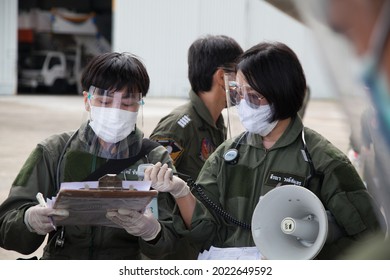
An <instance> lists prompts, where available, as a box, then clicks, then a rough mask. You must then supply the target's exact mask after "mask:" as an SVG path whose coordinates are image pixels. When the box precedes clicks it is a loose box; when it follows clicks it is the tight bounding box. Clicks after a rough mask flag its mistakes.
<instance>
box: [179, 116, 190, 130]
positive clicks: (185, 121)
mask: <svg viewBox="0 0 390 280" xmlns="http://www.w3.org/2000/svg"><path fill="white" fill-rule="evenodd" d="M190 122H191V119H190V117H189V116H188V115H184V116H182V117H181V118H180V119H179V120H178V121H177V124H178V125H180V126H181V127H182V128H184V127H186V126H187V125H188V124H189V123H190Z"/></svg>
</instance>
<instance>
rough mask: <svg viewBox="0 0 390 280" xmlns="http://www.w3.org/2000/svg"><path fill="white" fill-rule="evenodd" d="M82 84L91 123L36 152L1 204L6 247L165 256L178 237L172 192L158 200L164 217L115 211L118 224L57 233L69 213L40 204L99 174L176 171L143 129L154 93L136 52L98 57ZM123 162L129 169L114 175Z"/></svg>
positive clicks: (58, 255)
mask: <svg viewBox="0 0 390 280" xmlns="http://www.w3.org/2000/svg"><path fill="white" fill-rule="evenodd" d="M81 84H82V88H83V94H84V106H85V110H86V111H88V113H89V116H90V117H89V120H88V121H86V122H84V123H82V125H81V126H80V127H79V128H78V130H76V131H75V132H65V133H62V134H58V135H53V136H51V137H49V138H47V139H45V140H43V141H42V142H41V143H39V144H38V145H37V146H36V148H35V149H34V150H33V151H32V153H31V154H30V156H29V157H28V159H27V161H26V162H25V164H24V165H23V167H22V169H21V170H20V172H19V174H18V175H17V177H16V179H15V180H14V182H13V184H12V187H11V190H10V194H9V196H8V198H7V199H6V200H5V201H4V202H3V203H2V204H1V206H0V236H1V238H0V246H1V247H2V248H4V249H7V250H14V251H17V252H19V253H21V254H32V253H34V252H35V251H36V250H37V249H38V248H39V247H40V246H41V244H42V243H43V242H44V240H45V237H46V236H48V239H47V245H46V246H45V248H44V252H43V256H42V257H41V258H42V259H140V258H144V257H145V256H146V257H148V258H163V256H164V255H165V254H166V253H167V252H170V251H171V250H172V244H173V243H175V239H176V237H175V234H174V233H173V231H172V230H170V229H169V228H170V227H171V226H170V225H171V220H172V216H171V212H172V209H170V208H168V206H167V204H166V202H165V201H166V199H165V198H164V197H168V196H169V195H168V194H163V193H160V194H159V195H158V205H159V211H158V212H159V213H158V214H159V219H160V220H157V219H156V218H155V217H154V215H152V214H151V213H150V211H145V213H142V214H141V213H139V212H137V211H134V210H128V209H118V210H113V211H111V210H108V212H107V214H106V218H107V219H108V220H111V221H112V222H114V223H115V224H117V227H106V226H91V225H66V226H58V227H57V228H56V229H55V227H53V225H52V224H51V221H52V220H51V218H54V221H55V220H61V219H66V218H67V216H68V215H69V212H68V211H67V210H58V209H57V210H55V209H52V208H50V207H42V206H41V205H39V204H38V201H37V199H36V195H37V193H38V192H40V193H42V194H43V197H44V198H45V199H46V198H52V197H54V196H56V194H57V192H58V191H59V187H60V184H61V182H80V181H97V180H98V179H99V178H94V179H92V177H90V176H96V175H93V174H97V173H99V172H103V174H110V173H113V172H115V174H118V176H119V177H120V178H121V179H122V180H138V176H137V169H138V166H139V165H140V164H143V163H157V162H164V163H165V164H168V165H169V166H170V167H173V165H172V162H171V159H170V157H169V154H168V152H167V150H166V149H165V148H164V147H162V146H160V145H157V144H156V142H154V141H150V140H147V139H144V140H143V132H142V131H141V130H140V129H139V128H137V127H136V122H137V118H139V117H140V116H138V111H139V109H140V106H142V104H143V98H144V97H145V96H146V94H147V92H148V89H149V76H148V73H147V70H146V68H145V67H144V65H143V64H142V62H141V61H140V59H139V58H137V57H136V56H135V55H133V54H130V53H106V54H102V55H98V56H96V57H94V58H93V59H92V60H91V61H90V62H89V64H88V65H87V66H86V68H85V70H84V72H83V75H82V79H81ZM128 159H131V160H128ZM118 161H121V162H125V164H124V166H122V167H121V168H120V169H118V170H116V171H113V168H114V166H117V165H116V164H115V162H118ZM106 162H107V164H106ZM102 168H103V169H102ZM115 168H116V167H115ZM97 171H98V172H97ZM95 172H97V173H95Z"/></svg>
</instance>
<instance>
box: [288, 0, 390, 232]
mask: <svg viewBox="0 0 390 280" xmlns="http://www.w3.org/2000/svg"><path fill="white" fill-rule="evenodd" d="M294 3H295V6H296V8H297V9H298V11H299V12H300V15H301V17H302V19H303V21H304V23H305V24H306V25H307V26H308V27H309V28H310V29H311V30H312V31H313V35H314V36H315V39H316V40H317V41H318V45H319V47H320V48H321V51H322V53H323V55H324V57H323V58H324V60H323V61H325V62H326V63H325V65H324V66H325V67H327V70H328V72H329V73H330V78H331V81H332V82H333V86H334V90H335V92H336V93H337V97H338V98H339V100H340V103H341V105H342V106H343V109H344V110H345V113H346V115H347V117H348V120H349V122H350V125H351V142H352V143H351V144H353V146H355V147H354V149H357V152H358V153H359V170H358V171H359V173H360V174H361V176H362V178H363V180H364V181H365V183H366V186H367V189H368V190H369V192H370V193H371V194H372V195H373V197H374V199H375V200H376V202H377V203H378V205H379V207H380V211H381V212H382V214H383V215H384V216H385V221H384V223H383V228H384V229H388V227H389V225H390V180H389V178H390V65H389V63H390V62H389V57H390V55H389V52H390V49H389V48H390V43H389V41H390V16H389V15H390V1H387V0H384V1H371V0H359V1H354V0H348V1H347V0H344V1H340V0H321V1H302V0H296V1H294ZM386 63H387V65H385V64H386ZM386 67H387V68H386Z"/></svg>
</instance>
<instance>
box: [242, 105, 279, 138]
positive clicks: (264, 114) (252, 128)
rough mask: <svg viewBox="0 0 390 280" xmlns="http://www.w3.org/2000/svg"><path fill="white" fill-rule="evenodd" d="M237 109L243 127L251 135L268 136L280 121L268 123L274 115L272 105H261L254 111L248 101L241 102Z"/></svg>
mask: <svg viewBox="0 0 390 280" xmlns="http://www.w3.org/2000/svg"><path fill="white" fill-rule="evenodd" d="M237 109H238V115H239V117H240V120H241V123H242V125H243V126H244V127H245V129H246V130H247V131H249V132H251V133H256V134H260V135H261V136H267V135H268V134H269V133H270V132H271V131H272V130H273V129H274V128H275V126H276V125H277V123H278V121H274V122H272V123H270V122H269V121H268V119H269V117H270V116H271V114H272V112H271V107H270V105H261V106H260V107H259V108H257V109H254V108H252V107H251V106H249V105H248V103H247V102H246V100H241V102H240V104H238V105H237Z"/></svg>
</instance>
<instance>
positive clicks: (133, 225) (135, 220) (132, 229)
mask: <svg viewBox="0 0 390 280" xmlns="http://www.w3.org/2000/svg"><path fill="white" fill-rule="evenodd" d="M106 217H107V219H109V220H111V221H113V222H114V223H116V224H117V225H119V226H121V227H122V228H124V229H125V230H126V231H127V232H128V233H130V234H132V235H134V236H139V237H141V238H142V239H143V240H145V241H150V240H153V239H155V238H156V236H157V235H158V233H159V232H160V231H161V225H160V223H159V222H158V221H157V220H156V219H155V218H154V217H153V214H152V213H151V212H150V211H145V213H144V214H141V213H139V212H138V211H135V210H128V209H123V208H120V209H118V211H115V210H112V211H108V212H107V214H106Z"/></svg>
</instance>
